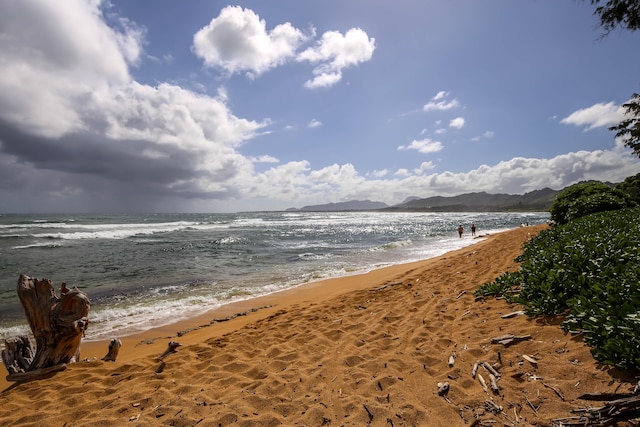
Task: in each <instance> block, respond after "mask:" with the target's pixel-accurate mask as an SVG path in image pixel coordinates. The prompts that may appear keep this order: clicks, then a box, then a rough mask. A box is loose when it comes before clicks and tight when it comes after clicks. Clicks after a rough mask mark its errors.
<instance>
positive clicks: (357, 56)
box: [297, 28, 376, 89]
mask: <svg viewBox="0 0 640 427" xmlns="http://www.w3.org/2000/svg"><path fill="white" fill-rule="evenodd" d="M375 48H376V45H375V39H374V38H369V36H368V35H367V33H366V32H365V31H364V30H362V29H360V28H352V29H350V30H348V31H347V32H346V33H345V34H344V35H343V34H341V33H340V32H338V31H327V32H326V33H324V34H323V35H322V38H321V39H320V40H319V41H318V42H317V44H316V46H314V47H310V48H308V49H306V50H304V51H303V52H301V53H300V54H298V56H297V60H298V61H309V62H311V63H312V64H317V65H316V67H315V68H314V69H313V74H314V76H315V77H314V78H313V79H312V80H309V81H307V82H306V83H305V87H307V88H310V89H313V88H318V87H329V86H333V85H335V84H336V83H338V82H339V81H340V80H341V79H342V70H344V69H345V68H348V67H351V66H354V65H358V64H360V63H362V62H366V61H369V60H371V57H372V56H373V51H374V50H375Z"/></svg>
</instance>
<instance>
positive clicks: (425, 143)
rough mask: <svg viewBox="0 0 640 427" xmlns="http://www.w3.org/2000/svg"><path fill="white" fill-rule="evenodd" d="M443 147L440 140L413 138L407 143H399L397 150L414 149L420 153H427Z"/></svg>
mask: <svg viewBox="0 0 640 427" xmlns="http://www.w3.org/2000/svg"><path fill="white" fill-rule="evenodd" d="M442 148H443V146H442V143H441V142H440V141H434V140H432V139H429V138H425V139H421V140H415V139H414V140H413V141H411V144H409V145H401V146H399V147H398V150H401V151H404V150H416V151H418V152H420V153H422V154H429V153H437V152H438V151H441V150H442Z"/></svg>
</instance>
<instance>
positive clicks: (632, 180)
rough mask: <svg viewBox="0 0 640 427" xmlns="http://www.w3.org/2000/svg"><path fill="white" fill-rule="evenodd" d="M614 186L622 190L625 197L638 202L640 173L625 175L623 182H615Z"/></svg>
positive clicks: (639, 199) (639, 198)
mask: <svg viewBox="0 0 640 427" xmlns="http://www.w3.org/2000/svg"><path fill="white" fill-rule="evenodd" d="M616 188H617V189H618V190H620V191H622V192H623V193H624V194H625V195H626V196H627V198H629V199H631V200H633V201H634V202H636V203H640V173H639V174H636V175H633V176H630V177H627V178H626V179H625V180H624V181H623V182H621V183H619V184H616Z"/></svg>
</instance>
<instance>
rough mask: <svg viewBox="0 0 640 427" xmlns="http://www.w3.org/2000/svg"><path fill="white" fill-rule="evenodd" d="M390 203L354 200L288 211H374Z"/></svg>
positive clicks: (288, 210) (289, 210)
mask: <svg viewBox="0 0 640 427" xmlns="http://www.w3.org/2000/svg"><path fill="white" fill-rule="evenodd" d="M388 207H389V205H387V204H386V203H382V202H372V201H371V200H352V201H350V202H341V203H328V204H326V205H313V206H304V207H302V208H300V209H297V208H289V209H287V212H298V211H299V212H342V211H374V210H379V209H384V208H388Z"/></svg>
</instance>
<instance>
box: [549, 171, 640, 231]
mask: <svg viewBox="0 0 640 427" xmlns="http://www.w3.org/2000/svg"><path fill="white" fill-rule="evenodd" d="M631 206H635V202H633V201H631V200H630V199H629V198H628V197H627V196H626V195H625V194H624V193H623V192H622V191H620V190H619V189H617V188H615V187H611V186H609V185H607V184H603V183H602V182H596V181H594V182H582V183H579V184H575V185H572V186H570V187H567V188H566V189H565V190H564V191H562V193H560V194H558V195H557V196H556V199H555V200H554V201H553V204H552V205H551V208H550V209H549V212H550V213H551V220H553V221H555V222H556V223H557V224H566V223H567V222H569V221H571V220H574V219H577V218H580V217H582V216H585V215H589V214H592V213H596V212H604V211H611V210H616V209H622V208H625V207H631Z"/></svg>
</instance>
